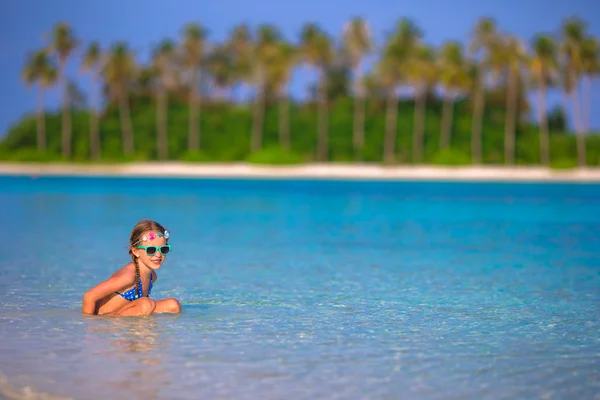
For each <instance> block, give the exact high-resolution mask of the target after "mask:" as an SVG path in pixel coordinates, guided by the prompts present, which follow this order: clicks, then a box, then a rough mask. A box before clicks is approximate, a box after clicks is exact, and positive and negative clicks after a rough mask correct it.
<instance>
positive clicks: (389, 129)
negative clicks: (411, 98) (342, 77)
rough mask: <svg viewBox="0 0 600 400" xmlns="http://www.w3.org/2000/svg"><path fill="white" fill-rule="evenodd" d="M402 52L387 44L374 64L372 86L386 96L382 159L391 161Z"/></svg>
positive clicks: (394, 151)
mask: <svg viewBox="0 0 600 400" xmlns="http://www.w3.org/2000/svg"><path fill="white" fill-rule="evenodd" d="M401 70H402V54H401V53H400V52H399V50H398V47H395V46H394V47H392V46H390V45H389V44H388V48H387V49H386V50H385V52H384V55H383V57H382V58H381V60H380V61H379V63H378V64H377V65H376V66H375V71H374V72H375V75H374V77H375V82H371V83H372V84H373V86H376V87H378V88H380V89H382V90H383V91H384V92H385V96H386V112H385V134H384V139H383V160H384V162H385V163H393V162H394V160H395V158H396V134H397V130H398V128H397V126H398V94H397V90H398V86H399V85H400V83H401V82H402V74H401Z"/></svg>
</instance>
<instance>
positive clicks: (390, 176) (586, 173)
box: [0, 162, 600, 183]
mask: <svg viewBox="0 0 600 400" xmlns="http://www.w3.org/2000/svg"><path fill="white" fill-rule="evenodd" d="M0 175H28V176H49V175H55V176H115V177H117V176H118V177H126V176H129V177H135V176H140V177H180V178H186V177H187V178H193V177H207V178H261V179H264V178H300V179H344V180H397V181H419V180H449V181H452V180H454V181H507V182H511V181H531V182H535V181H557V182H560V181H563V182H599V183H600V167H597V168H573V169H564V170H558V169H550V168H544V167H533V166H519V167H505V166H462V167H437V166H414V165H410V166H409V165H406V166H382V165H379V164H356V163H353V164H350V163H348V164H343V163H323V164H318V163H313V164H304V165H293V166H262V165H253V164H247V163H224V164H215V163H196V164H193V163H183V162H143V163H128V164H76V163H22V162H19V163H11V162H3V163H0Z"/></svg>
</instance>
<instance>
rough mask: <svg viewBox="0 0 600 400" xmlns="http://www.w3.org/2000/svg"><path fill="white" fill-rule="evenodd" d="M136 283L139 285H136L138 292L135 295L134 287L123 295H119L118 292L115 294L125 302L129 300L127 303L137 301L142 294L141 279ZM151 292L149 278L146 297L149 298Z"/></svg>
mask: <svg viewBox="0 0 600 400" xmlns="http://www.w3.org/2000/svg"><path fill="white" fill-rule="evenodd" d="M138 283H139V285H138V286H139V291H138V293H137V294H136V293H135V287H132V288H131V289H129V290H128V291H126V292H125V293H119V292H115V293H116V294H118V295H120V296H123V298H125V299H126V300H129V301H134V300H135V299H139V298H140V297H142V294H143V288H142V278H138ZM151 291H152V276H150V288H149V289H148V297H150V292H151Z"/></svg>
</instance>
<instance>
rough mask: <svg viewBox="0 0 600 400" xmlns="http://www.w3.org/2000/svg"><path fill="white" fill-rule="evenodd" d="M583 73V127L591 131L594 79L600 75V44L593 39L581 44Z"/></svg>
mask: <svg viewBox="0 0 600 400" xmlns="http://www.w3.org/2000/svg"><path fill="white" fill-rule="evenodd" d="M581 68H582V69H581V72H582V75H583V88H582V89H583V101H582V107H581V108H582V115H581V119H582V127H583V128H584V130H585V131H586V132H589V130H590V125H589V124H590V107H591V92H592V79H593V78H594V76H596V75H598V74H600V43H599V42H598V41H597V40H596V39H595V38H593V37H587V38H585V40H584V41H583V42H582V43H581Z"/></svg>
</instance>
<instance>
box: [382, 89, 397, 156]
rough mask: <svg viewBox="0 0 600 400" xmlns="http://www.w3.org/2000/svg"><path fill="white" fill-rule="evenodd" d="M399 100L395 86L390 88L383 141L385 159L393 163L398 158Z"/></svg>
mask: <svg viewBox="0 0 600 400" xmlns="http://www.w3.org/2000/svg"><path fill="white" fill-rule="evenodd" d="M397 121H398V100H397V99H396V90H395V88H392V89H390V91H389V93H388V99H387V110H386V113H385V139H384V141H383V161H384V162H385V163H393V162H394V161H395V159H396V131H397V130H398V123H397Z"/></svg>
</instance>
